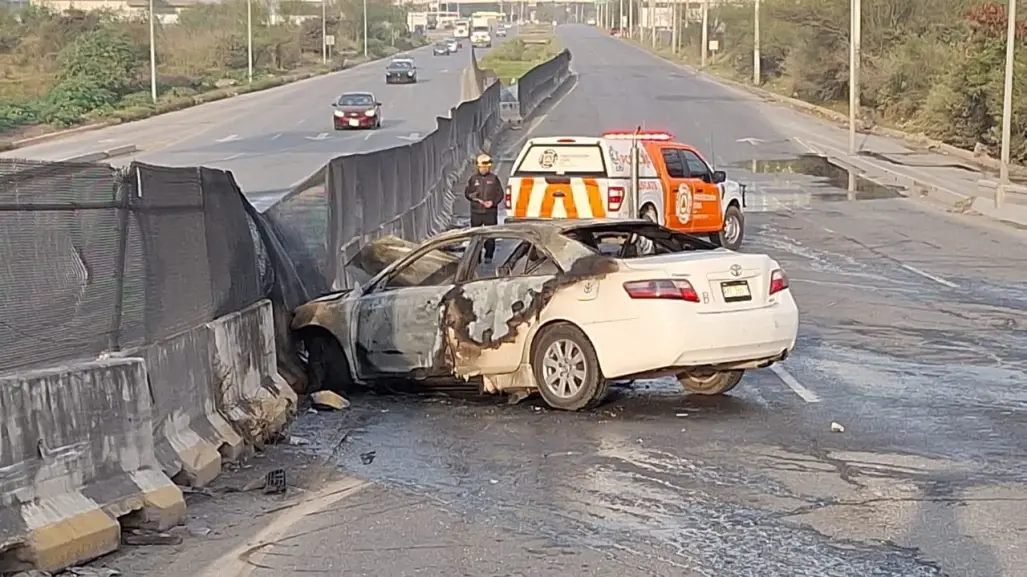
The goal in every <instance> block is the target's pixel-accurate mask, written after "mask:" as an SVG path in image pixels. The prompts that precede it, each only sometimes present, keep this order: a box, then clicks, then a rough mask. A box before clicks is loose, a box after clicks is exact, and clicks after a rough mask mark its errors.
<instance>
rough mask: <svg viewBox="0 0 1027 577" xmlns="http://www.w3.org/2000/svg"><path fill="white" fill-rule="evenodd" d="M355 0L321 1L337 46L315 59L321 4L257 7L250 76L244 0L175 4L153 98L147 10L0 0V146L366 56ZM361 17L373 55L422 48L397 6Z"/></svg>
mask: <svg viewBox="0 0 1027 577" xmlns="http://www.w3.org/2000/svg"><path fill="white" fill-rule="evenodd" d="M361 1H362V0H359V1H358V0H341V1H340V2H336V3H334V4H331V5H330V7H329V14H330V16H329V17H328V19H327V27H328V34H334V36H335V46H334V47H333V50H332V52H333V54H332V58H331V60H330V62H329V63H328V65H324V64H323V63H322V58H321V41H322V39H321V18H320V10H321V6H320V4H316V5H314V4H310V3H308V2H302V1H299V0H284V1H283V2H281V3H280V6H279V13H278V15H276V16H275V17H272V16H271V14H270V13H269V12H268V11H267V8H266V5H265V4H260V3H254V4H253V6H252V7H253V65H254V77H253V82H252V83H249V82H248V78H247V61H248V56H247V35H246V2H245V0H228V1H226V2H220V3H200V4H195V5H189V6H187V7H184V8H181V9H180V10H178V11H177V21H176V22H174V23H167V24H158V25H157V27H156V31H155V36H156V41H155V43H154V45H155V47H156V60H157V92H158V100H157V103H156V104H154V103H153V101H152V98H151V94H150V74H149V73H150V70H149V66H150V59H149V26H148V21H147V18H146V14H145V12H133V13H130V14H121V13H119V14H114V13H111V12H101V11H95V12H81V11H77V10H71V11H68V12H66V13H60V14H59V13H55V12H52V11H49V10H47V9H46V8H42V7H39V6H35V5H25V6H19V7H14V6H13V5H7V6H0V147H3V146H4V142H10V141H13V140H17V139H19V138H24V137H28V136H35V135H37V134H44V133H46V132H50V131H53V130H56V129H61V128H68V127H72V126H75V125H78V124H83V123H88V122H103V121H111V122H119V121H120V122H123V121H131V120H138V119H141V118H145V117H148V116H153V115H154V114H160V113H162V112H169V111H172V110H179V109H182V108H186V107H189V106H193V105H195V104H198V103H202V102H210V101H213V100H218V99H220V98H225V97H228V96H232V95H235V94H239V93H244V92H252V91H256V90H263V89H266V88H270V87H273V86H278V85H281V84H285V83H287V82H291V81H294V80H297V79H300V78H307V77H310V76H313V75H316V74H323V73H325V72H329V71H332V70H339V69H342V68H344V67H348V66H352V65H354V64H358V63H360V62H362V61H364V58H363V50H362V46H361V44H360V43H359V41H358V40H357V39H359V38H361V35H362V32H363V26H362V22H361V21H360V20H359V19H354V18H347V17H345V16H344V15H345V14H362V12H361V10H362V9H363V8H362V4H361ZM138 3H139V6H144V5H146V3H145V1H144V0H138ZM130 4H131V5H132V6H135V4H133V3H132V0H130ZM174 4H175V3H174V2H173V1H172V2H171V3H170V4H169V3H167V2H163V1H160V0H158V2H157V5H156V6H157V12H158V13H164V14H165V15H170V14H174V13H175V12H176V9H175V8H173V5H174ZM351 4H352V6H350V5H351ZM358 6H359V7H360V8H359V10H358V8H357V7H358ZM354 10H355V11H354ZM313 12H316V13H317V14H316V15H314V14H313ZM368 13H369V17H370V20H371V22H372V25H371V29H370V30H369V32H370V41H369V42H368V48H369V50H368V51H369V53H370V55H371V56H372V57H374V58H378V57H383V56H388V55H390V54H394V53H395V52H397V51H399V50H405V49H409V48H412V47H414V46H415V45H417V44H419V43H418V42H416V41H415V39H413V38H411V37H410V36H409V35H408V34H407V31H406V29H405V24H404V20H405V16H404V13H403V10H402V9H401V8H398V7H395V6H393V5H392V3H391V2H388V1H387V0H371V1H370V2H368Z"/></svg>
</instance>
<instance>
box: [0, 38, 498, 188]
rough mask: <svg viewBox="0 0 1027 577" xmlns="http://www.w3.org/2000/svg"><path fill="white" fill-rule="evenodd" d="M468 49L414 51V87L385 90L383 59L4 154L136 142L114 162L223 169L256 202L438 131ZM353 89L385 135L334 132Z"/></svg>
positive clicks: (49, 153)
mask: <svg viewBox="0 0 1027 577" xmlns="http://www.w3.org/2000/svg"><path fill="white" fill-rule="evenodd" d="M470 53H471V49H470V44H469V43H468V42H466V41H465V43H464V48H463V49H462V50H461V51H460V52H458V53H457V54H453V55H449V56H437V57H436V56H432V54H431V48H430V46H429V47H423V48H419V49H417V50H413V51H411V52H410V53H409V54H410V55H412V56H413V57H414V58H415V59H416V61H417V64H418V68H419V72H418V82H417V84H411V85H386V84H385V78H384V76H385V74H384V68H385V64H386V61H385V60H380V61H375V62H369V63H367V64H364V65H360V66H357V67H354V68H352V69H349V70H344V71H341V72H337V73H334V74H329V75H326V76H320V77H317V78H311V79H308V80H304V81H301V82H296V83H293V84H289V85H286V86H281V87H277V88H274V89H271V90H265V91H261V92H256V93H252V94H246V95H242V96H237V97H235V98H230V99H227V100H221V101H218V102H212V103H210V104H204V105H201V106H196V107H193V108H189V109H186V110H181V111H178V112H173V113H169V114H163V115H160V116H155V117H153V118H149V119H146V120H141V121H139V122H132V123H129V124H124V125H120V126H114V127H110V128H105V129H102V130H97V131H92V132H86V133H83V134H80V135H74V136H69V137H68V138H64V139H60V140H57V141H52V142H48V143H44V144H40V145H37V146H31V147H27V148H21V149H18V150H14V151H10V152H7V153H4V154H3V155H0V156H5V157H19V158H33V159H42V160H61V159H65V158H69V157H74V156H78V155H83V154H88V153H91V152H98V151H103V150H109V149H113V148H116V147H119V146H123V145H129V144H134V145H136V146H138V147H139V149H140V152H139V153H138V154H135V155H133V156H126V157H119V158H117V159H112V161H111V162H112V163H114V164H127V163H128V162H129V161H131V160H139V161H142V162H148V163H152V164H159V165H165V166H196V165H204V166H209V167H215V168H223V169H226V170H231V171H232V172H233V173H234V174H235V177H236V179H237V181H238V182H239V184H240V186H241V187H242V189H243V190H244V191H245V192H246V193H247V194H248V195H250V196H251V197H254V198H255V197H260V196H266V195H269V194H272V195H273V194H278V193H280V192H281V191H284V190H286V189H288V188H289V187H290V186H291V185H293V184H295V183H296V182H298V181H300V180H302V179H304V178H306V177H307V176H309V175H311V174H313V173H314V172H315V171H316V170H318V169H319V168H320V167H321V166H322V165H324V164H325V163H326V162H327V161H328V160H329V159H331V158H333V157H335V156H339V155H343V154H354V153H361V152H369V151H373V150H377V149H381V148H388V147H391V146H397V145H400V144H403V143H404V142H407V141H409V140H411V139H418V138H420V137H422V136H424V135H427V134H428V133H430V132H431V131H433V130H435V127H436V118H437V117H438V116H443V115H446V114H447V113H448V111H449V109H450V108H452V107H454V106H456V105H457V104H458V103H459V101H460V76H461V73H462V71H463V70H464V69H465V68H467V67H468V66H469V65H470ZM483 53H484V52H483V51H479V57H480V56H481V55H482V54H483ZM351 90H369V91H372V92H374V94H375V95H376V96H377V97H378V99H379V100H380V101H381V102H382V103H383V105H384V106H383V112H382V119H383V126H382V129H380V130H368V131H352V132H351V131H339V132H336V131H335V130H334V129H333V126H332V111H333V108H332V107H331V104H332V102H334V101H335V99H336V98H338V96H339V95H340V94H342V93H343V92H347V91H351Z"/></svg>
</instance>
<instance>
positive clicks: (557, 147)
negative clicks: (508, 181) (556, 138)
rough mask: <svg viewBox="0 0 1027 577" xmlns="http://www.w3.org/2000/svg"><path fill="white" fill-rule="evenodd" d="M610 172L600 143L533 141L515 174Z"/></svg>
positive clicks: (588, 173)
mask: <svg viewBox="0 0 1027 577" xmlns="http://www.w3.org/2000/svg"><path fill="white" fill-rule="evenodd" d="M548 175H559V176H594V177H599V178H602V177H605V176H606V161H604V160H603V149H602V147H601V146H599V145H598V144H533V145H531V147H530V148H529V149H528V152H527V154H525V155H524V158H523V159H522V160H521V163H520V165H518V166H517V168H516V169H515V170H514V173H513V176H548Z"/></svg>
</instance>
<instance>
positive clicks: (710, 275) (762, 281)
mask: <svg viewBox="0 0 1027 577" xmlns="http://www.w3.org/2000/svg"><path fill="white" fill-rule="evenodd" d="M619 262H620V264H621V265H623V266H624V268H625V269H626V270H630V271H635V272H642V271H645V272H651V273H652V278H653V279H654V280H655V279H661V278H662V279H675V280H681V279H683V280H687V281H688V282H689V284H691V285H692V288H694V289H695V291H696V292H697V293H698V294H699V297H700V300H701V301H702V302H701V303H700V305H699V306H701V307H702V308H701V312H704V313H716V312H728V311H736V310H746V309H754V308H760V307H763V306H766V305H767V304H768V303H769V302H770V277H771V273H772V272H773V271H774V268H776V267H775V265H774V261H773V260H771V259H770V257H768V256H766V255H762V254H742V253H737V252H732V251H728V250H711V251H702V252H698V251H696V252H679V253H673V254H665V255H656V256H647V257H639V258H631V259H622V260H620V261H619Z"/></svg>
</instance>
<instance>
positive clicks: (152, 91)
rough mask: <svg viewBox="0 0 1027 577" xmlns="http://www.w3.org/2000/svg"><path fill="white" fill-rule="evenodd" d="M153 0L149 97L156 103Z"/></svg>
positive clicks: (151, 4)
mask: <svg viewBox="0 0 1027 577" xmlns="http://www.w3.org/2000/svg"><path fill="white" fill-rule="evenodd" d="M153 20H154V15H153V0H150V99H151V100H153V103H154V104H155V105H156V104H157V47H156V46H155V45H154V36H155V34H154V33H153V26H154V24H153Z"/></svg>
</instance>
